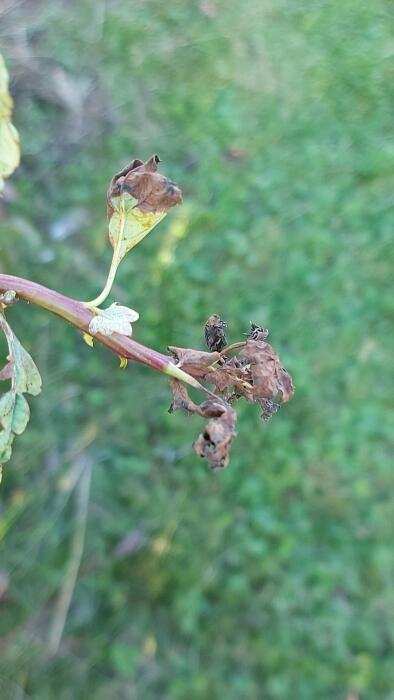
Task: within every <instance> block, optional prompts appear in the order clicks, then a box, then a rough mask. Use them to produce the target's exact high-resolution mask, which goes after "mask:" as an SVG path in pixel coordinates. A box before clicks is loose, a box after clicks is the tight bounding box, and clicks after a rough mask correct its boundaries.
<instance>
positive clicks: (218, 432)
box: [194, 406, 237, 469]
mask: <svg viewBox="0 0 394 700" xmlns="http://www.w3.org/2000/svg"><path fill="white" fill-rule="evenodd" d="M236 419H237V415H236V413H235V411H234V410H233V409H232V408H231V407H230V406H226V407H225V410H224V411H223V413H222V414H221V415H220V416H219V417H217V418H211V419H210V420H209V421H208V423H207V424H206V426H205V428H204V430H203V431H202V433H201V434H200V435H199V436H198V438H197V440H196V442H195V443H194V450H195V452H196V454H198V455H199V457H203V458H204V459H206V460H207V461H208V463H209V466H210V467H211V469H224V467H227V465H228V463H229V459H230V447H231V442H232V440H233V439H234V437H235V435H236V431H235V426H236Z"/></svg>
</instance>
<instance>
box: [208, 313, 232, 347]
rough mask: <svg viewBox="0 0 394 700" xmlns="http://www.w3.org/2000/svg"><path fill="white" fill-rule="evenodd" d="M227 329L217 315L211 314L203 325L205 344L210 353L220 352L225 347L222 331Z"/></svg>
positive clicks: (225, 342) (224, 322) (223, 332)
mask: <svg viewBox="0 0 394 700" xmlns="http://www.w3.org/2000/svg"><path fill="white" fill-rule="evenodd" d="M225 328H227V323H226V321H223V319H222V318H220V316H218V314H212V316H210V317H209V318H208V319H207V321H206V323H205V342H206V344H207V347H208V348H209V350H210V351H211V352H220V351H221V350H223V348H225V347H226V345H227V340H226V335H225V331H224V329H225Z"/></svg>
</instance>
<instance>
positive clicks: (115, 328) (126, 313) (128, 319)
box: [89, 302, 139, 336]
mask: <svg viewBox="0 0 394 700" xmlns="http://www.w3.org/2000/svg"><path fill="white" fill-rule="evenodd" d="M138 319H139V314H138V313H137V311H134V309H129V308H128V307H127V306H119V305H118V304H117V303H116V302H115V303H114V304H111V306H109V307H108V308H107V309H96V315H95V316H93V318H92V320H91V321H90V323H89V333H90V334H91V335H93V336H95V335H96V334H97V333H101V335H112V333H121V334H122V335H128V336H131V335H132V332H133V329H132V327H131V324H132V323H133V322H134V321H137V320H138Z"/></svg>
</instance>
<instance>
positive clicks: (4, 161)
mask: <svg viewBox="0 0 394 700" xmlns="http://www.w3.org/2000/svg"><path fill="white" fill-rule="evenodd" d="M12 107H13V101H12V97H11V95H10V94H9V92H8V72H7V69H6V67H5V63H4V60H3V57H2V55H1V54H0V192H1V190H2V189H3V186H4V178H6V177H8V176H9V175H11V173H13V172H14V170H15V168H17V167H18V165H19V160H20V150H19V136H18V132H17V130H16V129H15V127H14V126H13V124H12V123H11V114H12Z"/></svg>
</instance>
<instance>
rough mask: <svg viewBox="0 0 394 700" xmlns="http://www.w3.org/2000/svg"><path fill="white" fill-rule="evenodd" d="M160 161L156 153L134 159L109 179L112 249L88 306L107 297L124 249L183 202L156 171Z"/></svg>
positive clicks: (135, 242)
mask: <svg viewBox="0 0 394 700" xmlns="http://www.w3.org/2000/svg"><path fill="white" fill-rule="evenodd" d="M159 162H160V160H159V157H158V156H152V158H150V159H149V160H147V161H146V163H143V162H142V161H141V160H137V159H136V160H133V161H132V162H131V163H129V165H126V167H125V168H123V170H121V171H120V173H117V174H116V175H115V176H114V177H113V178H112V180H111V182H110V185H109V188H108V192H107V213H108V223H109V240H110V243H111V246H112V248H113V250H114V253H113V257H112V262H111V267H110V270H109V273H108V279H107V282H106V284H105V287H104V289H103V291H102V292H101V294H99V296H98V297H96V299H93V300H92V301H89V302H86V306H88V307H90V308H95V307H97V306H99V305H100V304H102V302H103V301H105V299H106V298H107V296H108V294H109V292H110V291H111V288H112V285H113V282H114V279H115V275H116V270H117V269H118V266H119V263H120V262H121V261H122V260H123V258H124V256H125V255H126V253H128V252H129V250H131V249H132V248H134V246H135V245H137V243H139V242H140V241H141V240H142V239H143V238H145V236H146V235H147V234H148V233H149V231H151V230H152V229H153V228H154V227H155V226H156V224H158V223H159V221H161V220H162V219H163V218H164V217H165V215H166V214H167V212H168V211H169V209H171V207H173V206H175V205H176V204H180V203H181V202H182V193H181V191H180V189H179V188H178V187H177V186H176V185H175V183H173V182H171V180H169V179H168V178H167V177H165V176H164V175H161V174H160V173H159V172H157V165H158V163H159Z"/></svg>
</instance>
